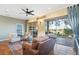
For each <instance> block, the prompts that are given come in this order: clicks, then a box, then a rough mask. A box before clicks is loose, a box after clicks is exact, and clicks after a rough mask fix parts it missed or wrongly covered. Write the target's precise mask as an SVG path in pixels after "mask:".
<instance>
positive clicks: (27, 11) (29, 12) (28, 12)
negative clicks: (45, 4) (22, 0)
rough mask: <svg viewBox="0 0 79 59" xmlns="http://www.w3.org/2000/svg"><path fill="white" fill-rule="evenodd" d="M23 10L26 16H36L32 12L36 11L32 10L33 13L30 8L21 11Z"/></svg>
mask: <svg viewBox="0 0 79 59" xmlns="http://www.w3.org/2000/svg"><path fill="white" fill-rule="evenodd" d="M21 10H22V11H24V12H25V13H26V16H28V15H34V14H32V12H34V10H31V11H30V10H29V9H28V8H26V9H21Z"/></svg>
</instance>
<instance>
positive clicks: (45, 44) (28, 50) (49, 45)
mask: <svg viewBox="0 0 79 59" xmlns="http://www.w3.org/2000/svg"><path fill="white" fill-rule="evenodd" d="M55 41H56V40H55V39H53V38H49V37H47V36H45V37H44V36H42V37H39V38H35V39H33V42H32V43H28V42H24V43H23V54H24V55H48V54H49V52H50V51H51V50H53V48H54V45H55Z"/></svg>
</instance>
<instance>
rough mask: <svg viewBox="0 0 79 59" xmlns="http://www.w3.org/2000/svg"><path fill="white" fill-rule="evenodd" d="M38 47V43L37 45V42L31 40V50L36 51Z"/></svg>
mask: <svg viewBox="0 0 79 59" xmlns="http://www.w3.org/2000/svg"><path fill="white" fill-rule="evenodd" d="M38 45H39V43H38V41H37V40H33V42H32V49H35V50H36V49H38Z"/></svg>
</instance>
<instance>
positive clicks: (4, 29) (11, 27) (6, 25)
mask: <svg viewBox="0 0 79 59" xmlns="http://www.w3.org/2000/svg"><path fill="white" fill-rule="evenodd" d="M17 24H22V25H23V27H22V30H23V31H22V34H24V31H25V29H24V25H25V23H24V21H21V20H19V19H15V18H11V17H6V16H0V38H1V37H5V36H7V35H8V34H9V33H13V32H14V33H16V29H17V27H16V26H17Z"/></svg>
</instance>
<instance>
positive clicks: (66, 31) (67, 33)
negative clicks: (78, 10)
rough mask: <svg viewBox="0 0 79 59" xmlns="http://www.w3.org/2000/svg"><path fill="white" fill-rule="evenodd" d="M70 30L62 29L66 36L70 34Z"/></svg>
mask: <svg viewBox="0 0 79 59" xmlns="http://www.w3.org/2000/svg"><path fill="white" fill-rule="evenodd" d="M72 33H73V32H72V30H71V29H64V34H65V35H66V36H69V35H72Z"/></svg>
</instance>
